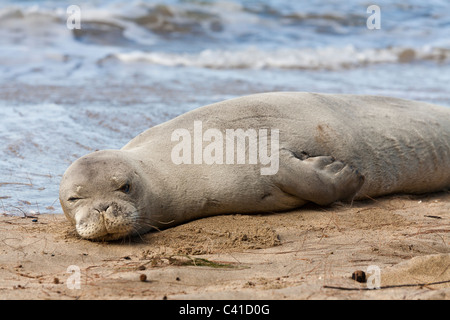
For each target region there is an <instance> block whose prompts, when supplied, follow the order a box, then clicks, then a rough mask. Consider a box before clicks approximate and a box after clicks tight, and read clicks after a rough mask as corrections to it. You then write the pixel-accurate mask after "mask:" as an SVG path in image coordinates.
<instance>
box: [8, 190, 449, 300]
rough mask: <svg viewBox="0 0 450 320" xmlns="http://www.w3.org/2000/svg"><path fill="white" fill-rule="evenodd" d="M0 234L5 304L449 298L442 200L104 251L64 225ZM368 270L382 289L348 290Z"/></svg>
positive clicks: (45, 217) (151, 238)
mask: <svg viewBox="0 0 450 320" xmlns="http://www.w3.org/2000/svg"><path fill="white" fill-rule="evenodd" d="M33 221H34V222H33ZM0 229H1V235H0V242H1V243H2V248H1V254H0V297H1V298H2V299H156V300H159V299H231V300H234V299H269V300H270V299H450V282H445V281H447V280H450V268H448V266H449V265H450V248H449V246H448V243H449V234H450V192H448V191H446V192H440V193H434V194H428V195H421V196H404V195H395V196H388V197H383V198H377V199H374V200H367V201H357V202H354V203H353V204H352V206H350V205H348V204H342V203H336V204H334V205H332V206H330V207H319V206H314V205H307V206H305V207H304V208H300V209H297V210H294V211H290V212H284V213H276V214H265V215H224V216H215V217H210V218H204V219H200V220H195V221H192V222H189V223H186V224H183V225H180V226H177V227H174V228H170V229H166V230H163V231H160V232H151V233H148V234H145V235H142V236H141V237H138V238H133V239H127V240H124V241H116V242H110V243H105V242H91V241H87V240H82V239H80V238H78V237H77V236H76V234H75V232H74V231H73V228H71V226H70V225H69V223H68V222H67V221H66V220H65V217H64V215H63V214H41V215H37V216H36V217H35V218H34V219H31V218H24V217H18V216H10V215H6V216H0ZM369 266H376V267H378V268H379V271H380V275H381V286H382V287H386V288H383V290H367V289H365V288H367V284H364V283H358V282H356V281H354V280H352V279H351V274H352V273H353V272H354V271H356V270H362V271H368V267H369ZM77 268H78V269H77ZM368 275H369V273H368ZM77 276H78V278H77ZM75 280H79V281H78V282H77V281H75ZM442 281H444V283H440V284H435V285H427V286H420V285H417V284H424V283H436V282H442ZM75 284H78V285H79V289H78V288H74V285H75ZM399 285H400V287H396V286H399ZM403 285H408V286H403ZM389 286H394V287H393V288H388V287H389ZM350 288H351V289H352V290H347V289H350ZM354 289H356V290H354Z"/></svg>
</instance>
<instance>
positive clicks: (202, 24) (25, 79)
mask: <svg viewBox="0 0 450 320" xmlns="http://www.w3.org/2000/svg"><path fill="white" fill-rule="evenodd" d="M71 5H77V6H78V8H79V9H80V17H81V29H70V28H68V23H67V22H68V20H69V22H72V21H73V19H72V18H73V17H74V16H73V12H72V11H70V12H69V13H68V12H67V9H68V7H69V6H71ZM370 5H377V6H378V7H379V8H380V18H381V20H380V21H381V23H380V29H373V30H371V29H369V28H368V27H367V23H366V22H367V19H368V18H369V17H370V16H371V14H372V12H369V13H368V12H367V8H368V7H369V6H370ZM69 26H73V24H71V23H69ZM449 84H450V2H448V1H444V0H442V1H440V0H431V1H426V2H425V1H419V0H412V1H408V2H407V3H406V2H405V1H400V0H394V1H373V2H368V1H363V0H355V1H345V2H343V1H333V0H324V1H290V0H269V1H262V0H248V1H245V0H229V1H207V0H169V1H162V0H159V1H143V0H141V1H126V0H114V1H107V0H97V1H89V2H88V1H73V0H70V1H66V0H47V1H46V0H42V1H25V0H19V1H12V0H11V1H5V0H4V1H0V141H1V142H2V143H1V145H0V213H2V212H5V213H13V214H20V215H23V214H34V213H47V212H55V213H58V212H61V208H60V206H59V203H58V188H59V181H60V179H61V176H62V174H63V173H64V171H65V169H66V168H67V167H68V166H69V165H70V163H72V162H73V161H74V160H76V159H77V158H78V157H80V156H82V155H84V154H86V153H89V152H92V151H94V150H98V149H117V148H120V147H122V146H123V145H124V144H126V143H127V142H128V141H129V140H130V139H131V138H133V137H134V136H136V135H137V134H139V133H140V132H142V131H144V130H145V129H147V128H149V127H151V126H153V125H155V124H158V123H161V122H164V121H166V120H168V119H171V118H173V117H174V116H177V115H179V114H181V113H184V112H186V111H189V110H192V109H194V108H196V107H199V106H202V105H205V104H208V103H213V102H216V101H220V100H224V99H228V98H232V97H236V96H241V95H246V94H251V93H257V92H266V91H315V92H332V93H357V94H376V95H388V96H395V97H400V98H406V99H413V100H421V101H428V102H432V103H436V104H441V105H445V106H449V107H450V90H449Z"/></svg>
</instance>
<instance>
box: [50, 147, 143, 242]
mask: <svg viewBox="0 0 450 320" xmlns="http://www.w3.org/2000/svg"><path fill="white" fill-rule="evenodd" d="M141 170H142V169H141V168H140V166H139V164H138V162H136V161H135V160H133V159H132V158H130V157H129V156H127V154H126V153H124V152H123V151H119V150H104V151H97V152H94V153H91V154H89V155H87V156H84V157H82V158H80V159H78V160H77V161H75V162H74V163H73V164H72V165H71V166H70V167H69V168H68V169H67V171H66V172H65V173H64V175H63V177H62V180H61V185H60V190H59V200H60V202H61V206H62V208H63V210H64V214H65V215H66V217H67V219H69V220H70V221H71V222H72V223H73V224H74V225H75V227H76V230H77V232H78V234H79V235H80V236H81V237H82V238H85V239H92V240H115V239H119V238H122V237H125V236H128V235H133V234H137V233H141V232H146V231H148V230H149V229H150V228H151V227H148V228H146V227H143V226H145V225H146V224H145V223H143V211H144V210H146V208H147V207H148V203H147V202H146V201H147V200H148V199H145V194H147V193H148V186H147V185H146V182H145V179H143V178H142V176H143V175H142V172H140V171H141ZM143 229H144V230H143Z"/></svg>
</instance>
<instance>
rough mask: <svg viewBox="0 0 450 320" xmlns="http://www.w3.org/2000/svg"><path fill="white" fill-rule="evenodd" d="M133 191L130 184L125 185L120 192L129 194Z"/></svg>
mask: <svg viewBox="0 0 450 320" xmlns="http://www.w3.org/2000/svg"><path fill="white" fill-rule="evenodd" d="M130 190H131V186H130V184H129V183H125V184H124V185H123V186H121V187H120V188H119V191H122V192H123V193H129V192H130Z"/></svg>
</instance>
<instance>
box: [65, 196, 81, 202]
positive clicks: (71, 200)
mask: <svg viewBox="0 0 450 320" xmlns="http://www.w3.org/2000/svg"><path fill="white" fill-rule="evenodd" d="M78 200H81V198H77V197H70V198H69V199H67V201H69V202H75V201H78Z"/></svg>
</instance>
